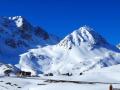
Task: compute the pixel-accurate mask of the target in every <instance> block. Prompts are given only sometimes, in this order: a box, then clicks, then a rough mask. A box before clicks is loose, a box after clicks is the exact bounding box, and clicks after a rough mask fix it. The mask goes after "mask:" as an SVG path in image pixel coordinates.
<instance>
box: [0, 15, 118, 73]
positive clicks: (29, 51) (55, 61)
mask: <svg viewBox="0 0 120 90" xmlns="http://www.w3.org/2000/svg"><path fill="white" fill-rule="evenodd" d="M0 62H1V63H2V64H1V65H2V66H5V67H6V66H7V65H6V64H5V65H4V64H3V63H10V64H12V65H14V64H17V65H16V66H17V67H18V68H19V69H21V70H23V71H30V72H32V74H33V75H37V74H41V73H53V74H55V75H61V74H66V73H70V74H72V75H79V74H80V73H81V72H86V71H89V70H92V69H96V68H103V67H108V66H111V65H116V64H120V50H119V49H118V48H117V47H116V46H114V45H111V44H109V43H108V42H107V41H106V40H105V39H104V38H103V37H102V36H101V35H100V34H98V33H97V32H95V31H94V30H93V29H92V28H90V27H88V26H83V27H80V28H79V29H78V30H74V31H73V32H72V33H71V34H69V35H67V36H66V37H65V38H64V39H62V40H61V41H60V39H59V37H57V36H55V35H52V34H49V33H47V32H46V31H45V30H43V29H42V28H41V27H39V26H33V25H32V24H30V23H29V22H28V21H27V20H26V19H25V18H23V17H21V16H15V17H0ZM8 66H9V65H8ZM11 67H12V66H11Z"/></svg>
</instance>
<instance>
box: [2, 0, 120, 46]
mask: <svg viewBox="0 0 120 90" xmlns="http://www.w3.org/2000/svg"><path fill="white" fill-rule="evenodd" d="M16 15H21V16H24V17H25V18H27V19H28V20H29V21H30V22H31V23H32V24H34V25H40V26H41V27H43V28H44V29H45V30H46V31H48V32H50V33H53V34H56V35H58V36H61V37H64V36H65V35H67V34H68V33H71V32H72V31H73V30H74V29H77V28H79V27H80V26H83V25H88V26H90V27H92V28H94V29H95V30H96V31H97V32H98V33H100V34H101V35H103V36H104V37H105V38H106V39H107V40H108V41H109V42H110V43H112V44H117V43H119V42H120V0H0V16H16Z"/></svg>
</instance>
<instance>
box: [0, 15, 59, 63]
mask: <svg viewBox="0 0 120 90" xmlns="http://www.w3.org/2000/svg"><path fill="white" fill-rule="evenodd" d="M58 41H59V39H58V38H57V37H56V36H54V35H51V34H48V33H47V32H46V31H44V30H43V29H41V28H40V27H39V26H33V25H32V24H30V23H29V22H28V21H27V20H26V19H25V18H23V17H21V16H15V17H0V62H2V63H11V64H16V63H18V61H19V55H20V54H22V53H25V52H27V50H28V49H31V48H36V47H37V46H46V45H48V44H56V43H57V42H58Z"/></svg>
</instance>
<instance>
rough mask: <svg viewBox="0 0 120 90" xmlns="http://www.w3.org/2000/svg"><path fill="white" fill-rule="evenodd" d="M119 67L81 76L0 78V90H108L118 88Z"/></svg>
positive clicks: (98, 70) (119, 82) (93, 71)
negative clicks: (111, 86) (111, 87)
mask: <svg viewBox="0 0 120 90" xmlns="http://www.w3.org/2000/svg"><path fill="white" fill-rule="evenodd" d="M119 76H120V65H114V66H111V67H107V68H103V69H95V70H92V71H88V72H86V73H84V74H83V75H81V76H53V77H52V76H51V77H50V76H40V77H29V78H17V77H2V76H1V77H0V90H80V89H81V90H88V89H89V90H109V86H110V84H112V85H113V87H115V88H120V77H119ZM76 82H77V83H76Z"/></svg>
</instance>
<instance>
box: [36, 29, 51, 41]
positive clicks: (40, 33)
mask: <svg viewBox="0 0 120 90" xmlns="http://www.w3.org/2000/svg"><path fill="white" fill-rule="evenodd" d="M35 35H36V36H38V37H42V38H43V39H44V40H47V39H49V35H48V33H47V32H45V31H44V30H43V29H42V28H40V27H36V28H35Z"/></svg>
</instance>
